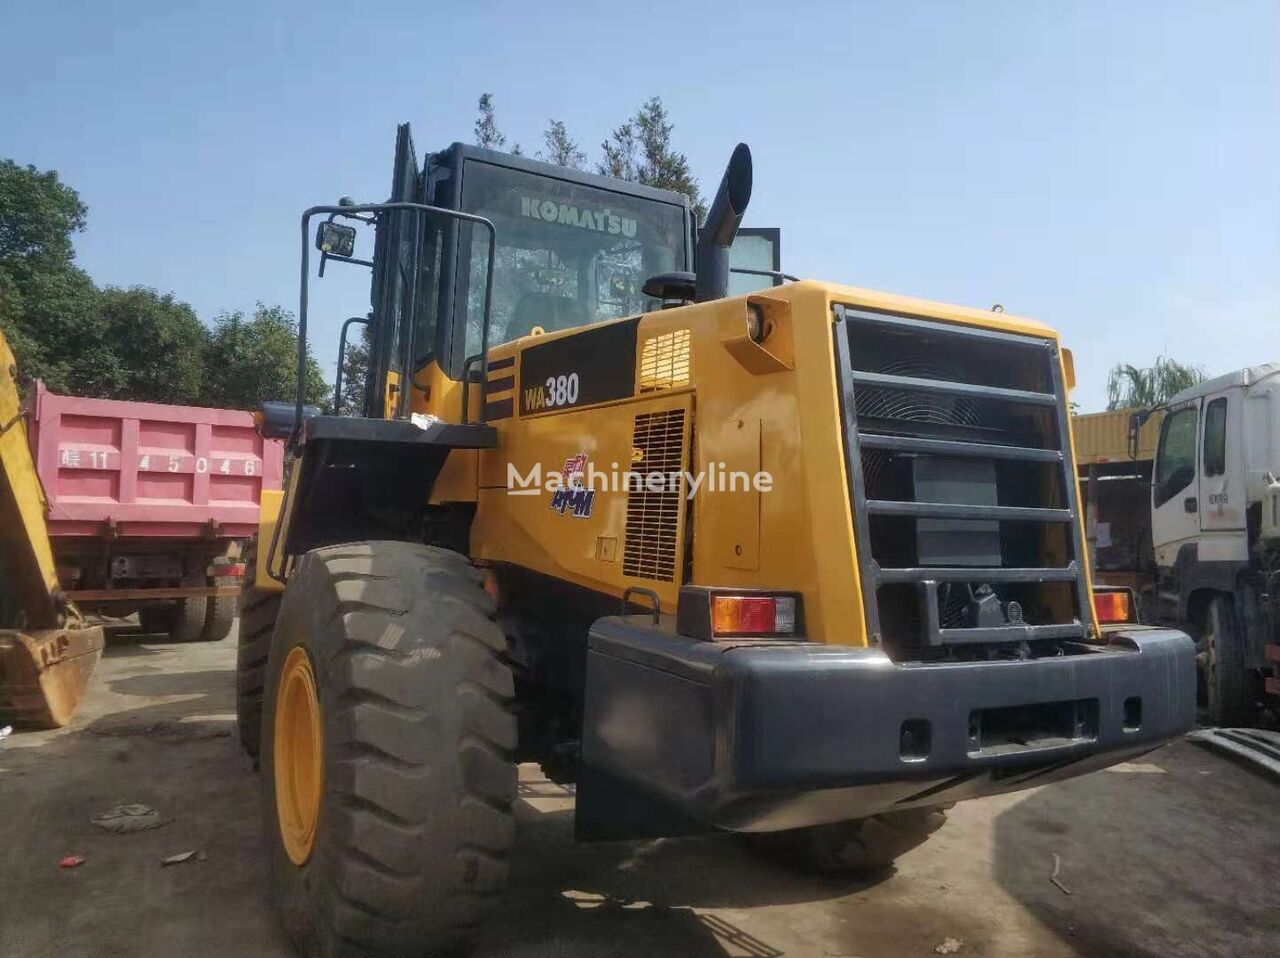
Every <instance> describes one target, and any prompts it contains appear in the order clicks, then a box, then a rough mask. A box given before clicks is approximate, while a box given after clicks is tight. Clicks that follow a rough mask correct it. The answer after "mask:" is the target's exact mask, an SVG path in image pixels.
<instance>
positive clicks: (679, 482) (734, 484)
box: [507, 455, 773, 499]
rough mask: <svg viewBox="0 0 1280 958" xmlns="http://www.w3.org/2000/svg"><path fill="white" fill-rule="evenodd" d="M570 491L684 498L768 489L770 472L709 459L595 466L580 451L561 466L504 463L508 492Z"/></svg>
mask: <svg viewBox="0 0 1280 958" xmlns="http://www.w3.org/2000/svg"><path fill="white" fill-rule="evenodd" d="M573 491H583V492H653V493H664V492H665V493H683V494H684V496H685V498H687V499H692V498H693V497H694V496H695V495H697V494H698V493H699V492H700V491H705V492H715V493H721V492H772V491H773V475H772V474H771V473H769V472H766V471H760V472H754V473H752V472H746V471H743V470H741V469H730V468H729V467H728V466H727V465H726V464H725V463H723V462H712V463H710V464H708V466H707V468H706V469H700V470H698V471H696V472H690V471H688V470H678V471H674V472H671V471H663V470H637V469H634V468H628V469H623V468H621V467H620V466H619V464H618V463H616V462H614V463H610V464H609V468H608V469H597V468H596V466H595V464H594V463H592V462H590V461H588V460H587V457H586V456H583V455H579V456H575V457H573V458H572V459H568V460H566V461H565V467H564V468H563V469H545V470H544V469H543V468H542V463H540V462H537V463H534V464H533V466H532V468H530V469H529V471H528V472H526V473H523V474H522V473H521V472H520V469H519V467H517V466H516V464H515V463H510V462H509V463H507V494H508V495H511V496H536V495H540V494H542V493H544V492H549V493H551V494H552V495H555V494H557V493H566V492H573Z"/></svg>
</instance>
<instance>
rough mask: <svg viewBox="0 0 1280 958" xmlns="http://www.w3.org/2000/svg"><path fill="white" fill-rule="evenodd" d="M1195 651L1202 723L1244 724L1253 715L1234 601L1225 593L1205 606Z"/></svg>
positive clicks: (1247, 722)
mask: <svg viewBox="0 0 1280 958" xmlns="http://www.w3.org/2000/svg"><path fill="white" fill-rule="evenodd" d="M1196 652H1197V655H1196V660H1197V662H1198V663H1199V665H1200V674H1201V677H1202V678H1203V679H1204V691H1205V721H1206V723H1207V724H1209V725H1216V726H1219V727H1222V728H1231V727H1235V726H1241V725H1248V724H1249V723H1250V721H1252V719H1253V696H1252V695H1251V694H1250V693H1251V689H1250V685H1251V683H1250V675H1249V669H1248V666H1247V665H1246V664H1245V650H1244V637H1243V636H1242V635H1241V634H1240V629H1239V626H1238V625H1237V624H1236V615H1235V605H1234V603H1232V601H1231V599H1230V598H1228V597H1227V596H1225V595H1219V596H1215V597H1214V598H1213V600H1212V601H1211V602H1210V603H1209V606H1208V608H1207V609H1205V612H1204V622H1203V624H1202V626H1201V628H1200V638H1199V641H1198V642H1197V643H1196Z"/></svg>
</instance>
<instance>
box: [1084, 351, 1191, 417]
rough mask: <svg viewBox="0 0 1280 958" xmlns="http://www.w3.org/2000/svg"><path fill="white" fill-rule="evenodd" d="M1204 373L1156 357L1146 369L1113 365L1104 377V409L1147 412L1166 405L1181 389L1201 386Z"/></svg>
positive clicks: (1189, 366)
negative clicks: (1105, 407)
mask: <svg viewBox="0 0 1280 958" xmlns="http://www.w3.org/2000/svg"><path fill="white" fill-rule="evenodd" d="M1204 378H1205V375H1204V370H1203V369H1201V368H1200V367H1199V366H1193V365H1191V364H1190V363H1180V362H1178V361H1177V360H1174V359H1170V358H1169V357H1168V356H1160V357H1158V358H1157V359H1156V361H1155V364H1154V365H1152V366H1147V367H1138V366H1131V365H1129V364H1128V363H1117V364H1116V365H1115V366H1113V367H1112V368H1111V372H1110V373H1108V374H1107V408H1108V409H1128V408H1130V407H1135V406H1139V407H1143V408H1148V409H1149V408H1151V407H1154V406H1159V405H1162V404H1163V403H1166V402H1168V401H1169V400H1170V399H1172V398H1173V397H1174V396H1176V395H1177V394H1178V393H1180V392H1182V390H1184V389H1188V388H1190V387H1191V386H1194V385H1195V384H1196V383H1199V382H1203V381H1204Z"/></svg>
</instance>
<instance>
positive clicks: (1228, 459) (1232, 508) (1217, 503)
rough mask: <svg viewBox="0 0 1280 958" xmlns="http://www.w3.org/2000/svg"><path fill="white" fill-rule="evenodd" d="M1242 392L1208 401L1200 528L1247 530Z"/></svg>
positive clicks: (1202, 440) (1231, 391)
mask: <svg viewBox="0 0 1280 958" xmlns="http://www.w3.org/2000/svg"><path fill="white" fill-rule="evenodd" d="M1243 398H1244V396H1243V393H1242V391H1241V390H1239V389H1227V390H1223V391H1222V392H1221V393H1217V394H1213V395H1209V396H1206V397H1205V398H1204V415H1203V416H1202V417H1201V419H1202V422H1203V426H1202V431H1201V437H1200V450H1201V452H1200V528H1201V529H1202V530H1204V531H1205V532H1239V533H1241V534H1242V535H1243V534H1244V531H1245V488H1244V486H1245V475H1244V472H1245V465H1244V448H1243V446H1244V443H1243V438H1244V435H1243V408H1242V407H1243V405H1244V404H1243V402H1242V400H1243Z"/></svg>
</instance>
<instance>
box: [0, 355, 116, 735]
mask: <svg viewBox="0 0 1280 958" xmlns="http://www.w3.org/2000/svg"><path fill="white" fill-rule="evenodd" d="M17 377H18V369H17V363H16V361H15V360H14V357H13V352H12V351H11V350H10V349H9V344H8V343H7V342H6V341H5V338H4V335H3V334H0V723H7V722H13V723H15V724H18V725H24V726H33V727H50V726H61V725H65V724H66V723H67V722H68V721H70V719H71V716H72V715H73V714H74V713H75V710H76V707H77V706H78V705H79V704H80V700H81V698H82V697H83V696H84V691H85V688H86V687H87V685H88V683H89V676H90V675H91V674H92V672H93V668H94V666H95V665H96V664H97V662H98V658H99V657H100V656H101V654H102V645H103V637H102V629H101V627H98V626H87V625H86V624H85V623H84V621H83V620H82V619H81V618H80V616H79V614H78V613H76V611H75V609H74V608H73V607H71V606H70V605H69V604H68V603H67V602H66V600H65V598H64V597H63V596H62V595H61V590H60V589H59V586H58V574H57V569H56V568H55V566H54V560H53V549H52V547H51V546H50V544H49V533H48V529H47V528H46V526H45V497H44V491H43V489H42V488H41V486H40V477H39V475H38V474H37V473H36V467H35V463H34V462H33V461H32V458H31V449H30V447H29V445H28V443H27V429H26V422H25V420H24V417H23V409H22V403H21V398H20V397H19V395H18V385H17Z"/></svg>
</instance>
